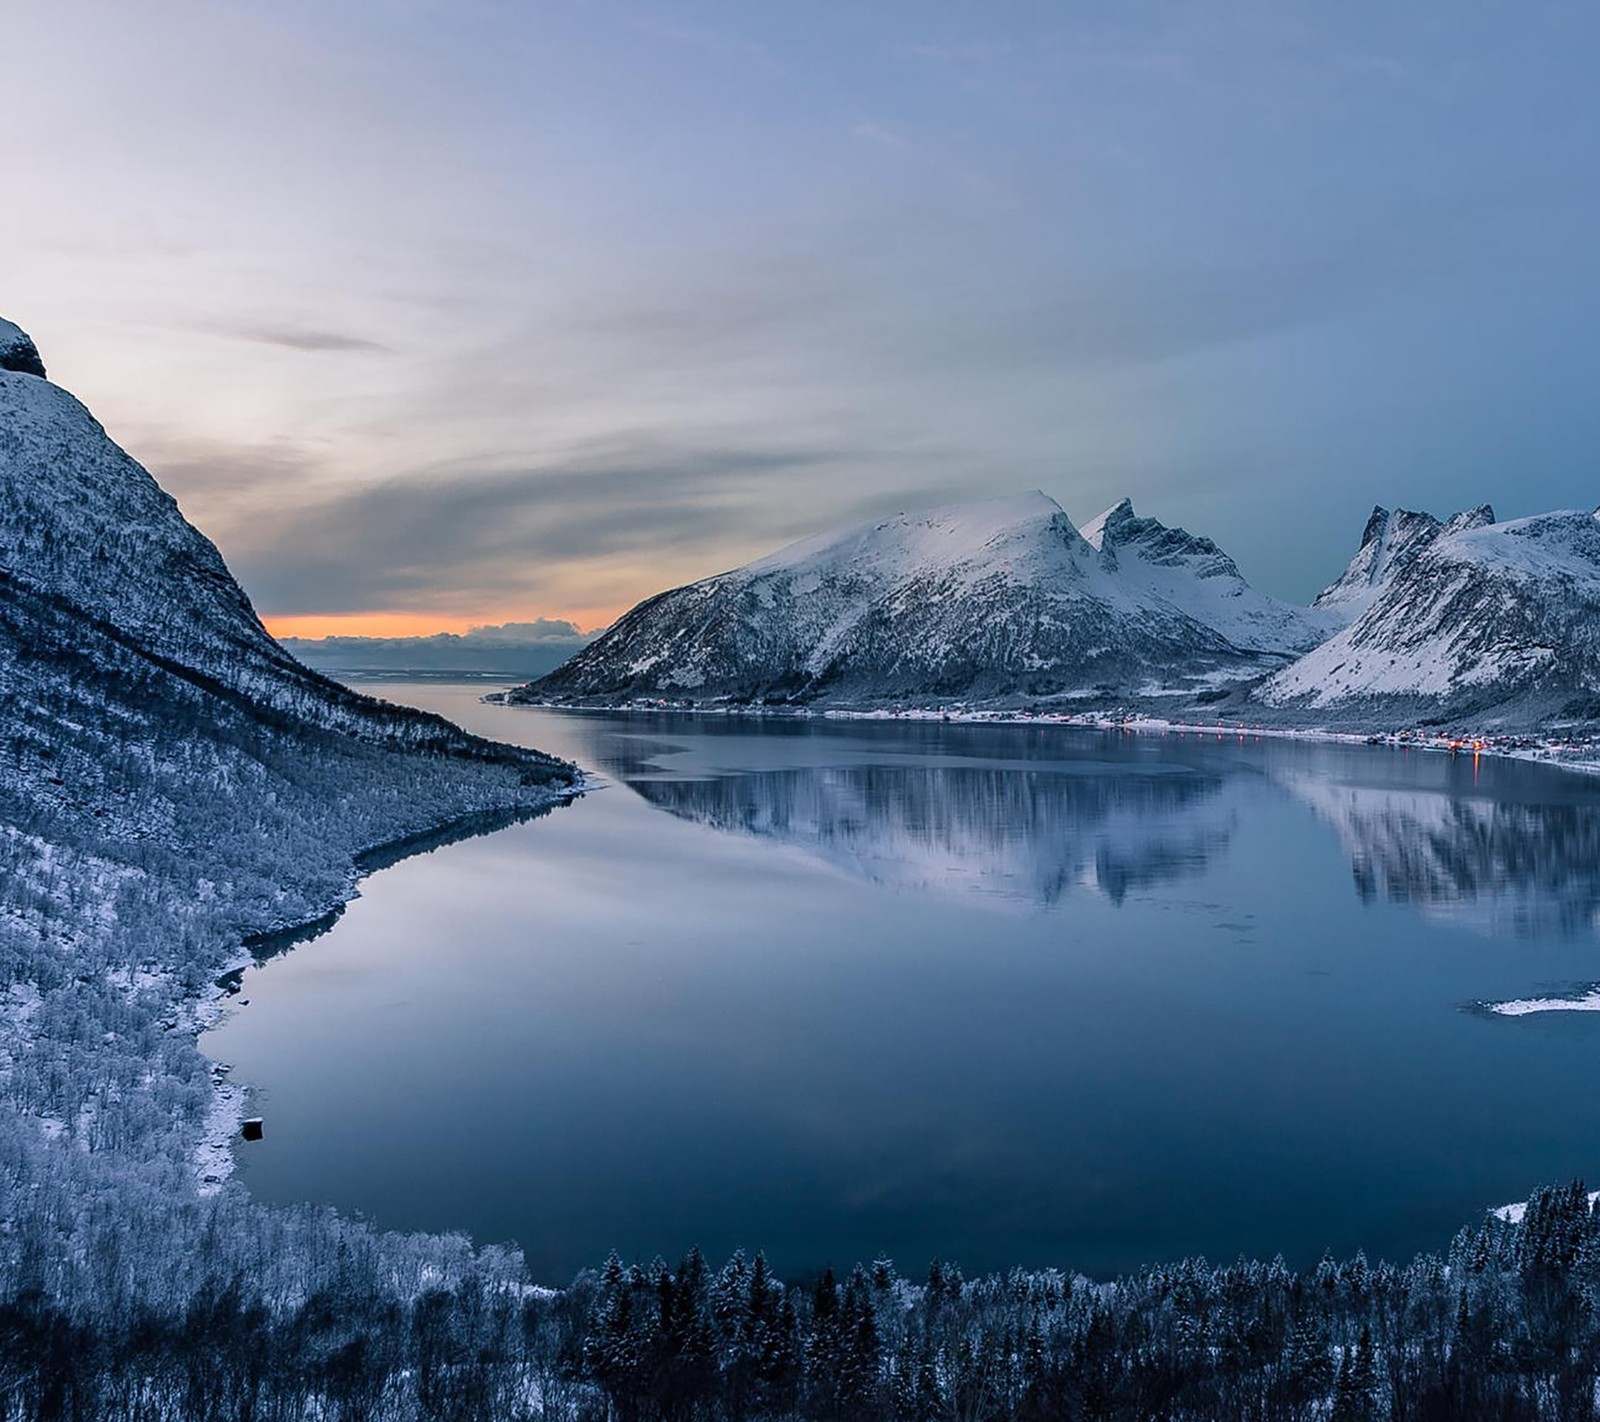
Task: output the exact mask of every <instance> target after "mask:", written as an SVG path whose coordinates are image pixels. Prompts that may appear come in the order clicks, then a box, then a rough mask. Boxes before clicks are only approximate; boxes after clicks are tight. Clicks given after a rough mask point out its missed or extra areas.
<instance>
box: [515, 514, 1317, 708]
mask: <svg viewBox="0 0 1600 1422" xmlns="http://www.w3.org/2000/svg"><path fill="white" fill-rule="evenodd" d="M1090 528H1091V530H1092V531H1093V534H1094V541H1093V542H1091V541H1090V540H1089V539H1087V538H1085V537H1084V536H1083V535H1082V534H1081V533H1080V532H1079V531H1078V530H1077V528H1075V527H1074V526H1073V523H1072V520H1071V519H1070V518H1068V517H1067V515H1066V513H1065V512H1063V510H1062V509H1061V507H1060V505H1058V504H1057V503H1056V502H1055V500H1053V499H1051V498H1049V497H1048V496H1047V495H1045V494H1043V493H1041V492H1038V491H1037V490H1035V491H1033V492H1030V493H1026V494H1020V495H1017V496H1014V497H1012V498H1006V499H994V500H988V501H985V502H981V503H973V504H958V505H951V506H947V507H943V508H936V509H930V510H926V511H923V512H919V513H914V514H897V515H895V516H894V517H892V518H887V519H878V520H871V521H868V522H864V523H860V524H855V525H852V526H850V527H848V528H844V529H840V530H837V531H834V532H830V533H824V534H819V535H817V536H815V537H812V538H807V539H804V540H802V541H800V542H798V543H795V544H792V545H790V546H789V547H787V548H783V549H780V550H778V551H777V552H776V553H773V554H770V555H768V556H767V557H764V558H760V559H757V560H756V561H755V562H752V563H748V564H746V565H745V566H743V567H741V568H736V569H734V570H732V571H731V572H727V573H721V574H718V575H716V576H714V577H711V578H706V579H703V580H702V581H700V582H697V583H691V584H689V585H687V586H685V587H681V588H675V589H672V590H671V591H669V592H665V593H661V594H658V595H657V596H655V597H653V598H649V599H647V600H646V601H645V602H643V603H640V604H639V605H638V606H637V607H635V608H634V609H633V610H632V611H631V612H629V613H627V614H626V615H625V616H623V617H622V618H621V619H619V620H618V622H617V623H616V624H615V625H614V626H613V627H612V628H611V629H610V630H609V631H608V632H606V633H605V634H604V635H602V636H601V637H599V638H598V639H596V641H595V642H593V643H591V644H590V645H589V646H588V647H587V648H585V649H584V650H583V651H582V652H580V653H578V654H577V655H576V656H575V657H574V658H573V659H572V660H571V661H570V662H568V663H567V664H566V665H565V666H564V667H561V668H559V669H557V670H556V671H555V672H553V673H551V674H550V675H549V676H546V677H544V678H541V679H540V680H539V681H538V682H535V683H532V684H531V688H530V690H529V691H528V692H527V693H526V694H525V698H532V697H544V696H556V697H571V698H597V699H598V698H619V697H629V696H663V695H684V694H688V695H693V696H694V697H696V698H711V699H720V700H724V701H730V702H736V703H737V702H746V703H749V702H760V703H768V704H773V703H777V704H846V703H852V702H853V703H857V704H859V703H861V702H863V701H867V700H874V699H876V700H880V701H882V700H888V701H894V700H907V701H917V700H924V699H928V698H937V697H941V696H951V695H969V696H1003V695H1009V694H1014V693H1020V694H1024V695H1029V696H1061V695H1081V694H1084V693H1085V692H1088V693H1089V694H1094V695H1117V694H1129V693H1132V692H1134V691H1136V690H1139V689H1141V688H1146V687H1149V686H1151V685H1152V684H1154V685H1156V686H1158V687H1167V686H1179V687H1191V688H1203V687H1204V686H1207V685H1212V684H1215V682H1216V681H1217V680H1222V681H1236V680H1244V679H1249V678H1251V677H1255V676H1260V675H1261V674H1263V673H1264V672H1265V671H1268V670H1271V669H1272V668H1274V667H1276V666H1279V665H1282V664H1283V663H1285V662H1286V661H1288V660H1289V659H1290V658H1292V657H1293V656H1294V655H1295V654H1296V653H1298V652H1300V651H1303V650H1304V649H1305V648H1307V647H1310V646H1313V645H1315V644H1316V642H1317V641H1319V640H1320V637H1321V635H1323V633H1324V632H1325V630H1326V628H1324V627H1322V626H1320V625H1319V618H1318V616H1316V615H1313V614H1311V613H1308V612H1307V611H1306V610H1304V609H1296V608H1291V607H1289V606H1288V605H1287V604H1284V603H1280V602H1278V601H1277V600H1276V599H1272V598H1267V597H1264V596H1263V595H1261V594H1260V593H1257V592H1256V591H1255V590H1254V589H1252V588H1251V587H1250V586H1249V584H1248V583H1246V582H1245V581H1244V579H1243V578H1242V577H1241V576H1240V575H1239V572H1238V569H1237V568H1236V567H1235V566H1234V564H1233V562H1232V560H1231V559H1229V558H1228V557H1227V556H1226V555H1225V554H1223V553H1222V552H1221V550H1220V549H1218V548H1217V547H1216V546H1215V545H1214V544H1212V543H1211V542H1210V541H1209V540H1206V539H1196V538H1194V537H1193V536H1192V535H1190V534H1188V533H1186V532H1184V531H1183V530H1182V529H1168V528H1166V527H1165V526H1163V525H1162V524H1159V523H1157V522H1156V521H1155V520H1153V519H1140V518H1138V517H1137V516H1136V515H1135V514H1134V512H1133V509H1132V505H1131V504H1128V503H1127V501H1123V503H1121V504H1118V505H1117V506H1116V507H1115V508H1113V509H1109V510H1107V511H1106V513H1105V514H1103V515H1102V516H1101V517H1100V518H1099V519H1097V520H1095V521H1094V523H1093V524H1091V525H1090ZM522 695H524V694H520V693H518V694H514V699H517V697H518V696H522Z"/></svg>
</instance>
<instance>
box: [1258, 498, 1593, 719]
mask: <svg viewBox="0 0 1600 1422" xmlns="http://www.w3.org/2000/svg"><path fill="white" fill-rule="evenodd" d="M1419 517H1420V516H1419ZM1492 517H1493V515H1492V514H1491V513H1490V511H1489V510H1488V509H1486V508H1482V509H1472V510H1469V511H1468V512H1466V513H1464V514H1458V515H1456V517H1455V518H1453V519H1451V520H1450V522H1449V523H1447V524H1444V525H1440V526H1439V527H1438V528H1437V530H1436V531H1435V532H1434V533H1433V535H1432V537H1430V538H1427V539H1426V541H1425V546H1423V547H1422V548H1420V550H1417V551H1415V552H1414V553H1412V554H1411V555H1410V556H1409V557H1408V558H1407V559H1406V560H1405V562H1404V564H1403V566H1400V567H1397V568H1395V569H1394V570H1393V571H1392V572H1391V573H1390V574H1389V575H1388V577H1387V578H1386V579H1384V580H1382V581H1381V586H1380V587H1379V588H1378V591H1377V595H1376V596H1375V597H1374V598H1372V600H1371V601H1370V603H1369V604H1368V605H1367V607H1366V608H1365V610H1364V611H1362V612H1361V613H1360V615H1359V616H1357V617H1356V618H1355V620H1354V621H1353V622H1351V624H1350V625H1349V626H1348V627H1346V628H1345V629H1344V630H1343V631H1341V632H1339V633H1337V634H1336V635H1335V636H1333V637H1331V638H1330V639H1329V640H1328V641H1327V642H1325V643H1323V644H1322V646H1320V647H1318V648H1316V649H1315V650H1314V651H1312V652H1310V653H1308V654H1307V655H1306V656H1304V657H1302V658H1301V659H1300V660H1299V661H1297V662H1295V663H1294V664H1293V665H1292V666H1289V667H1286V668H1285V669H1284V670H1282V671H1281V672H1279V673H1277V674H1276V675H1274V676H1273V677H1271V678H1270V679H1269V680H1268V681H1267V682H1266V683H1265V684H1264V685H1263V686H1262V688H1261V689H1260V691H1259V693H1258V695H1259V697H1260V699H1261V700H1262V702H1264V703H1265V704H1266V705H1268V706H1273V707H1280V708H1297V709H1302V710H1309V711H1337V712H1340V713H1344V714H1346V715H1348V714H1350V713H1355V714H1362V715H1368V716H1369V717H1370V718H1372V719H1374V720H1377V721H1384V722H1388V721H1392V720H1393V719H1394V717H1395V715H1396V714H1398V713H1400V712H1402V711H1404V712H1406V713H1407V714H1417V715H1428V716H1430V717H1432V718H1435V719H1437V718H1441V717H1442V718H1471V719H1472V720H1473V721H1474V723H1475V724H1477V725H1479V726H1481V727H1482V728H1484V729H1492V728H1495V727H1499V726H1506V725H1523V726H1531V725H1533V724H1535V723H1539V722H1551V721H1562V720H1590V719H1592V718H1593V716H1594V714H1595V710H1596V708H1597V706H1600V523H1597V522H1596V520H1595V517H1594V516H1593V515H1591V514H1589V513H1586V512H1582V511H1577V510H1568V511H1562V512H1557V513H1550V514H1541V515H1538V516H1536V517H1534V518H1523V519H1515V520H1512V521H1510V522H1506V523H1494V522H1492ZM1371 541H1372V540H1368V541H1367V542H1368V543H1369V544H1370V542H1371ZM1366 551H1367V547H1366V546H1365V545H1364V547H1363V553H1365V552H1366ZM1358 561H1359V555H1358ZM1354 566H1355V565H1352V567H1354ZM1348 576H1349V575H1347V577H1348ZM1342 581H1344V580H1341V582H1342ZM1337 586H1338V584H1336V585H1335V587H1337ZM1330 591H1331V590H1330Z"/></svg>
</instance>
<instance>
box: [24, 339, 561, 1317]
mask: <svg viewBox="0 0 1600 1422" xmlns="http://www.w3.org/2000/svg"><path fill="white" fill-rule="evenodd" d="M19 338H20V332H17V331H16V328H15V327H12V326H9V325H7V324H3V323H0V354H3V356H4V361H3V362H0V704H3V706H4V708H5V715H4V718H3V720H0V883H3V885H4V893H3V895H0V1161H3V1165H0V1190H4V1189H5V1188H6V1187H8V1186H9V1184H11V1183H14V1181H15V1180H16V1179H18V1178H21V1177H19V1176H18V1174H17V1172H18V1171H19V1170H23V1171H24V1175H25V1177H26V1179H27V1180H28V1181H30V1182H31V1183H30V1184H29V1185H28V1186H27V1187H26V1188H27V1192H28V1193H27V1194H26V1197H25V1198H20V1199H19V1198H18V1197H16V1196H15V1195H6V1196H3V1197H0V1218H4V1219H6V1221H7V1222H8V1223H7V1232H6V1236H5V1239H4V1241H0V1273H4V1272H5V1271H6V1270H7V1269H9V1268H10V1267H11V1266H12V1265H13V1264H14V1263H15V1259H14V1257H13V1254H14V1247H13V1246H16V1247H20V1244H18V1241H21V1240H23V1239H24V1238H25V1237H28V1238H32V1239H33V1242H32V1243H31V1244H30V1245H29V1247H30V1248H35V1249H37V1248H39V1247H40V1244H39V1238H41V1237H33V1236H30V1235H29V1231H30V1230H31V1229H32V1227H33V1225H32V1224H30V1223H29V1221H30V1220H32V1218H33V1217H32V1214H31V1212H32V1211H33V1210H34V1209H35V1206H37V1208H38V1209H41V1210H47V1211H49V1212H50V1213H51V1218H50V1224H49V1227H48V1231H47V1234H48V1251H49V1252H50V1253H51V1254H52V1257H59V1258H60V1259H62V1260H70V1259H72V1258H75V1257H78V1256H79V1255H81V1254H82V1252H83V1251H82V1247H81V1246H82V1241H81V1240H79V1241H77V1242H76V1243H75V1236H74V1233H73V1232H74V1230H75V1229H76V1228H77V1227H78V1225H79V1224H80V1223H81V1221H80V1220H79V1219H78V1217H77V1216H76V1215H75V1214H74V1213H73V1206H72V1203H71V1202H72V1201H73V1200H74V1199H77V1198H79V1197H82V1198H85V1199H88V1198H94V1199H97V1200H99V1201H100V1202H101V1203H100V1204H99V1205H98V1206H97V1208H99V1209H101V1210H102V1212H103V1220H105V1219H109V1220H111V1221H113V1226H114V1223H115V1221H116V1220H117V1219H119V1218H121V1217H120V1216H118V1215H116V1214H115V1211H117V1210H125V1211H127V1212H128V1217H129V1218H130V1219H131V1217H132V1215H133V1213H134V1212H136V1211H138V1210H144V1209H150V1208H157V1207H159V1209H160V1210H162V1211H166V1212H169V1214H170V1215H171V1218H169V1220H168V1227H169V1236H170V1242H169V1243H168V1244H167V1245H166V1246H165V1247H166V1248H168V1249H169V1250H170V1251H171V1252H172V1253H173V1254H175V1255H182V1254H183V1252H184V1249H185V1246H184V1244H183V1243H182V1242H181V1240H180V1239H179V1238H178V1237H177V1235H176V1234H173V1233H172V1232H173V1231H178V1230H180V1229H183V1228H188V1227H189V1226H188V1225H187V1224H182V1223H180V1222H179V1220H178V1216H180V1215H181V1216H182V1218H183V1219H185V1220H190V1221H191V1223H194V1224H195V1226H196V1227H198V1223H199V1219H200V1217H199V1215H198V1213H194V1212H193V1211H191V1212H190V1213H189V1214H184V1211H185V1210H187V1209H188V1207H189V1205H194V1203H195V1202H196V1201H197V1200H198V1198H199V1196H198V1195H197V1193H196V1192H197V1189H198V1188H199V1187H200V1186H201V1185H202V1184H203V1183H204V1182H203V1181H202V1180H201V1179H200V1173H201V1170H202V1169H203V1168H206V1167H205V1166H203V1165H202V1162H209V1168H211V1169H212V1170H213V1173H215V1166H216V1164H217V1162H218V1160H219V1159H220V1161H221V1162H222V1163H225V1162H226V1161H227V1158H228V1157H227V1154H226V1152H225V1151H224V1152H221V1153H220V1155H219V1154H218V1153H213V1154H210V1155H207V1154H206V1153H205V1152H204V1151H202V1150H201V1147H202V1145H203V1143H204V1141H205V1138H206V1136H207V1133H208V1132H212V1131H215V1130H217V1129H219V1126H220V1129H222V1130H224V1131H226V1129H227V1122H228V1109H229V1107H230V1103H232V1104H234V1105H236V1104H237V1103H238V1100H239V1096H238V1093H237V1091H234V1092H233V1093H232V1094H231V1095H229V1094H228V1093H227V1091H226V1088H223V1087H219V1085H218V1083H217V1082H216V1081H214V1079H213V1076H212V1070H211V1066H210V1063H208V1062H206V1061H205V1060H204V1058H202V1057H201V1055H200V1053H199V1052H198V1050H197V1049H196V1046H195V1033H196V1031H197V1030H198V1027H199V1024H200V1018H201V1015H202V1014H203V1012H204V1010H206V1004H207V1002H208V1001H209V1000H210V999H211V998H212V997H214V996H215V993H216V987H215V981H216V978H217V975H218V974H219V973H220V972H222V971H223V970H224V969H225V968H227V967H229V966H230V965H232V964H234V963H236V962H237V961H238V960H239V958H240V955H241V953H242V952H243V951H244V944H245V943H246V941H247V940H249V939H250V938H251V937H252V936H253V935H259V934H264V933H267V932H269V931H272V930H277V929H282V928H284V927H286V926H289V925H293V924H296V923H300V922H304V921H306V920H310V919H315V918H318V917H320V916H323V915H326V914H328V913H329V912H330V911H334V910H336V909H337V908H338V907H339V906H340V905H341V904H342V903H343V902H344V901H345V900H346V899H347V898H348V897H349V896H350V894H351V893H352V891H353V885H354V881H355V876H356V873H357V869H358V864H359V863H360V862H361V859H362V856H363V855H365V854H366V853H368V852H370V851H373V850H376V849H378V848H380V847H382V846H393V845H395V844H396V843H397V842H409V841H411V840H413V839H414V838H415V837H417V836H421V835H424V834H427V833H429V832H435V833H437V832H442V831H445V830H446V829H447V828H448V827H451V826H454V827H456V828H457V829H458V830H460V829H465V828H466V827H467V826H469V825H473V824H478V823H481V822H482V821H483V820H484V818H486V817H487V818H489V819H499V818H502V817H504V816H506V815H524V814H531V813H535V812H537V811H538V810H540V809H541V808H542V807H545V806H548V805H550V804H553V803H555V802H556V801H557V800H558V799H559V798H561V797H562V796H563V795H565V794H567V793H569V792H570V790H571V789H572V787H573V784H574V775H575V772H574V770H573V768H572V767H570V766H568V765H566V764H565V763H564V762H561V761H557V760H554V759H552V758H551V757H548V756H543V755H540V754H538V753H537V752H531V751H522V750H516V749H512V748H510V747H505V746H498V745H495V744H493V743H491V742H488V741H484V740H481V739H479V738H477V737H474V736H469V735H467V734H466V733H464V732H462V731H460V730H459V729H457V728H456V727H454V726H452V725H450V724H449V723H448V722H446V721H444V720H442V719H441V718H439V717H436V716H428V715H423V714H421V713H419V712H415V711H411V710H408V709H404V708H401V707H396V706H391V705H388V704H386V703H383V702H380V701H376V700H373V699H371V698H369V697H364V696H359V695H356V694H355V693H353V692H351V691H349V690H348V689H346V688H344V687H341V686H339V685H337V684H335V683H333V682H331V681H328V680H326V679H325V678H323V677H321V676H319V675H317V674H316V673H314V672H311V671H309V670H307V669H306V668H305V667H302V666H300V665H299V664H298V663H297V662H295V661H294V660H293V658H291V657H290V656H289V655H288V654H287V653H285V652H284V651H283V650H282V649H281V648H280V647H278V645H277V644H276V643H275V642H273V640H272V638H271V637H270V636H269V635H268V634H267V632H266V631H265V629H264V628H263V627H262V626H261V623H260V621H259V620H258V619H257V618H256V616H255V613H254V612H253V611H252V609H251V607H250V604H249V601H248V599H247V598H246V597H245V595H244V593H243V591H242V590H241V589H240V588H239V586H238V584H237V583H235V582H234V580H233V578H232V577H231V576H230V574H229V573H228V570H227V568H226V566H225V565H224V564H223V561H222V559H221V557H220V555H219V554H218V553H217V550H216V549H215V548H214V547H213V546H212V545H211V544H210V543H209V542H208V541H207V540H206V539H205V538H204V537H202V536H201V535H200V534H199V533H198V532H196V531H195V530H194V529H193V528H192V527H190V526H189V525H188V524H187V523H186V522H185V521H184V519H183V517H182V516H181V515H180V514H179V512H178V509H177V506H176V504H174V502H173V501H172V499H171V498H169V497H168V496H167V495H166V494H165V493H163V492H162V491H161V490H160V488H158V487H157V485H156V483H155V481H154V480H152V479H151V477H150V476H149V475H148V474H147V473H146V472H145V471H144V470H143V469H142V468H140V467H139V465H138V464H137V463H135V462H134V461H133V460H132V459H130V458H129V457H128V456H127V455H126V454H125V453H123V452H122V451H121V450H120V449H118V448H117V446H116V445H115V444H114V443H112V441H111V440H110V439H109V438H108V437H107V435H106V433H105V431H104V430H103V429H101V427H100V426H99V425H98V424H97V423H96V422H95V421H94V419H93V418H92V417H91V416H90V415H89V414H88V412H87V411H86V410H85V409H84V408H83V407H82V406H81V405H80V404H79V403H78V402H77V401H76V400H74V399H73V398H72V397H71V396H70V395H68V394H67V393H66V392H65V391H63V390H61V389H59V388H57V387H56V386H54V385H52V384H50V383H48V382H47V381H46V380H45V379H44V378H43V376H42V375H41V374H40V372H41V371H42V369H43V364H42V362H41V361H40V360H39V359H38V353H37V351H36V350H35V349H34V347H33V345H32V343H31V342H27V341H26V338H20V339H19ZM24 343H25V344H24ZM24 1157H25V1158H26V1167H25V1170H24V1167H23V1166H20V1165H18V1163H17V1162H18V1161H19V1160H20V1159H22V1158H24ZM210 1183H211V1184H213V1185H214V1184H215V1183H216V1182H215V1181H214V1180H213V1181H212V1182H210ZM63 1202H65V1203H63ZM186 1202H187V1204H186ZM235 1203H236V1206H237V1209H238V1210H239V1211H245V1210H247V1209H249V1208H253V1207H249V1206H248V1205H247V1202H245V1201H244V1199H243V1197H242V1196H241V1197H240V1198H239V1200H238V1201H236V1202H235ZM197 1209H198V1206H196V1210H197ZM104 1212H110V1213H104ZM34 1223H37V1221H34ZM252 1228H253V1226H252ZM330 1228H331V1227H330ZM341 1228H342V1227H341ZM41 1267H43V1266H41ZM51 1267H55V1266H54V1265H52V1266H51ZM61 1267H63V1268H64V1267H67V1266H66V1265H62V1266H61ZM6 1277H11V1276H10V1275H9V1274H8V1275H6ZM172 1283H173V1279H171V1278H167V1277H162V1278H157V1277H154V1276H150V1277H146V1276H143V1275H141V1276H140V1277H139V1279H138V1280H137V1282H136V1284H133V1283H130V1284H129V1285H128V1287H129V1288H133V1289H135V1292H136V1293H137V1290H140V1289H145V1288H150V1289H160V1288H165V1287H168V1286H169V1285H171V1284H172ZM133 1296H134V1295H129V1297H130V1298H132V1297H133Z"/></svg>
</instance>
